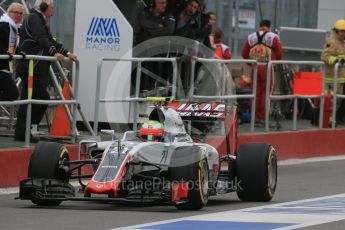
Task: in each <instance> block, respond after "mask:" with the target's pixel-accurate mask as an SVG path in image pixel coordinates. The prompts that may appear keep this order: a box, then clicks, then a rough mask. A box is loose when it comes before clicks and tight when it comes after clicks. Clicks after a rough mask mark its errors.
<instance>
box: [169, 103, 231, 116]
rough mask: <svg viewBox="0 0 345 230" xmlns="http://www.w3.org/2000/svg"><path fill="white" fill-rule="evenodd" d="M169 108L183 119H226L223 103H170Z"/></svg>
mask: <svg viewBox="0 0 345 230" xmlns="http://www.w3.org/2000/svg"><path fill="white" fill-rule="evenodd" d="M168 106H170V107H173V108H175V109H176V111H177V112H178V113H179V114H180V116H181V117H184V118H187V117H190V118H192V117H195V118H223V119H224V118H225V112H226V105H225V104H221V103H192V102H188V103H181V102H170V103H169V104H168Z"/></svg>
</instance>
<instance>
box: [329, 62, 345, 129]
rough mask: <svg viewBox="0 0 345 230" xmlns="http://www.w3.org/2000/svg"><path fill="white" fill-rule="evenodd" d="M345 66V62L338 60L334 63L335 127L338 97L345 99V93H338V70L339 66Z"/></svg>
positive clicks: (333, 106) (333, 126)
mask: <svg viewBox="0 0 345 230" xmlns="http://www.w3.org/2000/svg"><path fill="white" fill-rule="evenodd" d="M340 66H343V67H345V63H340V62H337V63H336V64H335V65H334V77H333V105H332V128H335V123H336V113H337V99H338V98H341V99H345V95H343V94H337V84H338V81H337V79H338V71H339V67H340Z"/></svg>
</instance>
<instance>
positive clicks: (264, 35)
mask: <svg viewBox="0 0 345 230" xmlns="http://www.w3.org/2000/svg"><path fill="white" fill-rule="evenodd" d="M270 28H271V22H270V21H269V20H262V21H261V22H260V28H259V31H257V32H254V33H251V34H249V35H248V38H247V40H246V41H245V43H244V45H243V47H242V57H243V58H244V59H256V60H257V61H258V81H257V88H256V113H255V118H256V119H255V121H256V122H257V123H259V124H263V123H264V118H265V104H266V83H267V81H266V77H267V62H268V61H270V60H280V59H282V56H283V50H282V44H281V42H280V39H279V37H278V35H277V34H275V33H272V32H270ZM270 71H272V73H273V72H274V71H273V70H270ZM253 72H254V71H253V66H252V77H253ZM271 81H272V82H271V84H270V85H271V91H272V90H273V82H274V77H273V76H272V78H271ZM252 82H253V81H252Z"/></svg>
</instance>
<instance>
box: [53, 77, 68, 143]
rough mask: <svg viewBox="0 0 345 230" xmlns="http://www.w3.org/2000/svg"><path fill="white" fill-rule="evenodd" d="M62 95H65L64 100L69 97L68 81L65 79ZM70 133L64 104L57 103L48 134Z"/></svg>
mask: <svg viewBox="0 0 345 230" xmlns="http://www.w3.org/2000/svg"><path fill="white" fill-rule="evenodd" d="M62 95H63V96H64V97H65V100H70V99H71V95H70V91H69V82H68V81H65V82H64V84H63V89H62ZM70 133H71V123H70V121H69V119H68V116H67V113H66V111H65V108H64V105H57V106H56V110H55V116H54V119H53V122H52V126H51V128H50V133H49V134H50V135H51V136H68V135H70Z"/></svg>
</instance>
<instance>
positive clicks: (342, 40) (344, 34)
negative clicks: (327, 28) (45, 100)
mask: <svg viewBox="0 0 345 230" xmlns="http://www.w3.org/2000/svg"><path fill="white" fill-rule="evenodd" d="M321 60H323V61H324V62H325V64H326V65H325V67H326V81H325V82H326V88H329V87H331V88H333V79H334V77H333V76H334V65H335V63H337V62H339V61H345V20H344V19H340V20H337V21H336V22H335V24H334V28H333V29H332V32H331V35H330V36H329V37H328V38H327V40H326V42H325V44H324V47H323V51H322V53H321ZM344 83H345V68H344V67H343V66H342V67H341V66H340V68H339V72H338V79H337V89H336V90H335V91H336V93H337V94H345V89H344ZM337 105H338V110H337V114H336V118H337V123H343V122H344V117H345V100H341V99H337Z"/></svg>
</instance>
